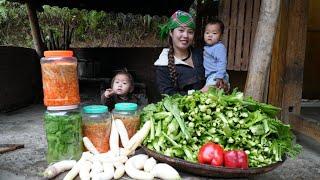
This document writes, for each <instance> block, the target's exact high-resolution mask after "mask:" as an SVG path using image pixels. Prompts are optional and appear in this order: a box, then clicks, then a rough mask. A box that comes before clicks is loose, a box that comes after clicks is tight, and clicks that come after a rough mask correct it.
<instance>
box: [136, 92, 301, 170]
mask: <svg viewBox="0 0 320 180" xmlns="http://www.w3.org/2000/svg"><path fill="white" fill-rule="evenodd" d="M279 111H280V109H279V108H277V107H274V106H272V105H269V104H264V103H259V102H256V101H254V100H253V99H252V98H246V97H244V96H243V93H242V92H239V91H237V90H235V91H233V92H232V93H231V94H230V95H226V94H225V93H224V92H223V91H221V90H216V89H213V88H212V89H209V91H208V92H207V93H201V92H200V91H195V92H194V93H192V94H191V95H186V96H182V95H178V94H176V95H174V96H166V97H165V98H164V99H163V100H162V101H160V102H158V103H156V104H150V105H148V106H146V107H145V108H144V109H143V110H142V113H141V117H140V118H141V121H142V123H141V124H143V122H145V121H147V120H150V119H151V120H152V121H153V131H150V134H149V136H148V137H147V138H146V139H145V140H144V142H143V143H144V144H145V145H146V146H147V147H148V148H150V149H153V150H155V151H157V152H159V153H162V154H165V155H167V156H171V157H179V158H183V159H185V160H188V161H192V162H196V161H197V153H198V151H199V149H200V147H201V146H202V145H203V144H205V143H207V142H208V141H213V142H215V143H218V144H220V145H221V146H223V148H224V149H225V150H234V149H242V150H244V151H245V152H246V153H247V154H248V157H249V167H262V166H267V165H270V164H272V163H275V162H277V161H281V160H282V158H283V157H284V155H286V154H287V155H289V156H291V157H296V156H297V155H298V154H299V152H300V151H301V146H300V145H298V144H295V143H293V133H292V132H291V130H290V126H289V125H285V124H283V123H282V122H281V121H279V120H278V119H277V118H276V114H277V113H278V112H279Z"/></svg>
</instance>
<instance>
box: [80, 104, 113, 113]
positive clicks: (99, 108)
mask: <svg viewBox="0 0 320 180" xmlns="http://www.w3.org/2000/svg"><path fill="white" fill-rule="evenodd" d="M107 111H108V106H103V105H90V106H85V107H84V108H83V112H84V113H88V114H95V113H105V112H107Z"/></svg>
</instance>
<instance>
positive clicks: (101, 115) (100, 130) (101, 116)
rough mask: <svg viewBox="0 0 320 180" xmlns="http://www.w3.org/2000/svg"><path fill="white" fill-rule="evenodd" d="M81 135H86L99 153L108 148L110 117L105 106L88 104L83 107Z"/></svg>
mask: <svg viewBox="0 0 320 180" xmlns="http://www.w3.org/2000/svg"><path fill="white" fill-rule="evenodd" d="M82 130H83V136H86V137H88V138H89V139H90V140H91V142H92V143H93V145H94V146H95V147H96V149H97V150H98V151H99V152H100V153H104V152H107V151H108V150H109V137H110V131H111V117H110V113H109V112H108V107H107V106H102V105H90V106H85V107H84V108H83V126H82Z"/></svg>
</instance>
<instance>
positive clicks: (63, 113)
mask: <svg viewBox="0 0 320 180" xmlns="http://www.w3.org/2000/svg"><path fill="white" fill-rule="evenodd" d="M81 124H82V117H81V113H80V111H79V109H78V106H77V105H73V106H48V107H47V111H46V112H45V114H44V127H45V131H46V137H47V143H48V151H47V161H48V163H51V162H57V161H60V160H66V159H74V160H79V159H80V156H81V154H82V147H83V144H82V130H81Z"/></svg>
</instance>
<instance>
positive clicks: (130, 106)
mask: <svg viewBox="0 0 320 180" xmlns="http://www.w3.org/2000/svg"><path fill="white" fill-rule="evenodd" d="M114 108H115V110H117V111H135V110H137V108H138V105H137V104H136V103H117V104H115V106H114Z"/></svg>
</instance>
